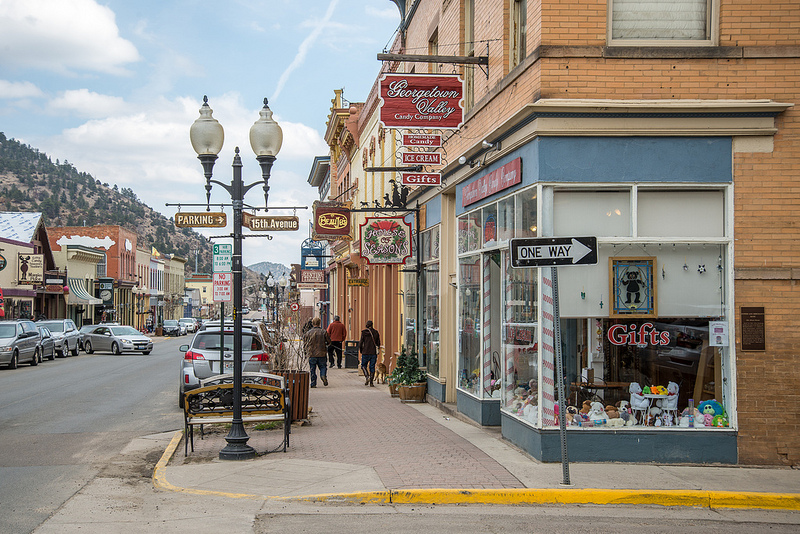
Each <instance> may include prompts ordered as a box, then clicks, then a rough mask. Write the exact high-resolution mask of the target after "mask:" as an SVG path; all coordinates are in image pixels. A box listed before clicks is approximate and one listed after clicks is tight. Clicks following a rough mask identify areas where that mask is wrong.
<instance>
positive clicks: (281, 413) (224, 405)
mask: <svg viewBox="0 0 800 534" xmlns="http://www.w3.org/2000/svg"><path fill="white" fill-rule="evenodd" d="M183 421H184V451H183V455H184V456H187V455H188V454H189V445H190V444H191V448H192V452H194V426H195V425H200V439H203V425H210V424H220V423H223V424H224V423H231V422H232V421H233V375H232V374H224V375H217V376H214V377H211V378H208V379H206V380H201V381H200V387H199V388H196V389H192V390H189V391H187V392H185V393H184V409H183ZM242 421H243V422H245V423H253V422H268V421H282V422H283V452H286V448H287V447H288V446H289V434H290V433H291V428H292V410H291V400H290V396H289V390H288V389H287V387H286V381H285V380H284V377H282V376H278V375H273V374H268V373H243V374H242ZM278 448H280V446H279V447H278ZM278 448H276V449H275V450H278ZM268 452H274V451H268Z"/></svg>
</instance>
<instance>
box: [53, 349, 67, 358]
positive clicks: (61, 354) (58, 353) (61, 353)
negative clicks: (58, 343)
mask: <svg viewBox="0 0 800 534" xmlns="http://www.w3.org/2000/svg"><path fill="white" fill-rule="evenodd" d="M55 353H56V356H57V357H58V358H66V357H67V353H66V352H64V351H63V350H56V351H55Z"/></svg>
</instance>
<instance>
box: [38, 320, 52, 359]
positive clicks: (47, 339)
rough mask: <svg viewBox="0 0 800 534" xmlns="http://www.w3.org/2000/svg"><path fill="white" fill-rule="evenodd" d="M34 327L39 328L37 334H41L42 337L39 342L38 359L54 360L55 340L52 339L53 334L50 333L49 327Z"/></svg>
mask: <svg viewBox="0 0 800 534" xmlns="http://www.w3.org/2000/svg"><path fill="white" fill-rule="evenodd" d="M36 328H37V329H38V330H39V334H41V336H42V339H41V341H40V342H39V361H40V362H41V361H42V360H43V359H44V358H47V359H48V360H55V359H56V341H55V339H53V334H52V333H50V329H48V328H47V327H46V326H42V325H36Z"/></svg>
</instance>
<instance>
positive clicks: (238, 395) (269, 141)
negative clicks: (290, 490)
mask: <svg viewBox="0 0 800 534" xmlns="http://www.w3.org/2000/svg"><path fill="white" fill-rule="evenodd" d="M211 114H212V110H211V108H210V107H209V105H208V97H206V96H204V97H203V106H202V107H201V108H200V117H199V118H198V119H197V120H196V121H194V124H192V127H191V128H190V129H189V138H190V140H191V142H192V148H194V150H195V152H197V159H199V160H200V164H201V165H202V166H203V174H204V175H205V177H206V211H211V207H210V204H211V184H212V183H213V184H217V185H219V186H221V187H222V188H223V189H225V190H226V191H227V192H228V193H229V194H230V196H231V203H232V204H231V205H232V207H233V234H232V237H233V257H232V258H231V260H232V262H231V271H232V272H233V358H234V360H233V421H231V429H230V431H229V432H228V435H227V436H225V441H227V445H226V446H225V447H224V448H223V449H222V450H221V451H220V452H219V458H220V459H221V460H248V459H250V458H254V457H255V456H256V451H255V449H254V448H253V447H251V446H250V445H248V444H247V441H248V440H249V439H250V436H248V435H247V432H245V429H244V424H243V422H242V314H241V310H242V210H243V208H244V195H245V194H246V193H247V192H248V191H249V190H250V189H252V188H253V187H255V186H257V185H262V186H263V190H264V207H263V208H262V209H267V206H268V203H269V176H270V172H271V170H272V164H273V163H274V162H275V156H276V155H277V154H278V152H279V151H280V149H281V144H282V143H283V132H282V131H281V127H280V126H279V125H278V123H277V122H275V121H274V120H273V118H272V111H271V110H270V109H269V106H268V105H267V99H266V98H265V99H264V107H263V108H262V109H261V111H260V112H259V118H258V120H257V121H256V122H255V124H253V126H252V127H251V128H250V146H251V147H252V149H253V152H255V154H256V160H258V163H259V165H260V166H261V181H260V182H253V183H251V184H248V185H245V184H244V182H243V181H242V159H241V158H240V157H239V147H238V146H237V147H236V149H235V151H234V152H235V154H234V156H233V178H232V180H231V183H230V184H224V183H222V182H219V181H217V180H212V179H211V177H212V175H213V173H212V171H213V169H214V163H215V162H216V160H217V156H218V154H219V152H220V150H222V144H223V142H224V140H225V134H224V132H223V129H222V125H221V124H220V123H219V122H218V121H217V119H215V118H214V117H212V116H211ZM222 326H224V325H222V323H220V327H222Z"/></svg>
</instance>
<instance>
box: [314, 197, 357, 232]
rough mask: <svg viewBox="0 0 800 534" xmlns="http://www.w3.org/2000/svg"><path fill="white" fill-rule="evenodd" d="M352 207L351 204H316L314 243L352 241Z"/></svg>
mask: <svg viewBox="0 0 800 534" xmlns="http://www.w3.org/2000/svg"><path fill="white" fill-rule="evenodd" d="M350 208H351V205H350V203H349V202H321V201H316V202H314V216H313V219H312V221H313V224H314V226H313V230H312V235H311V238H312V239H313V240H314V241H322V240H324V239H327V240H329V241H338V240H341V239H343V240H347V241H351V240H352V239H353V236H352V227H351V224H352V223H351V214H350Z"/></svg>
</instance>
